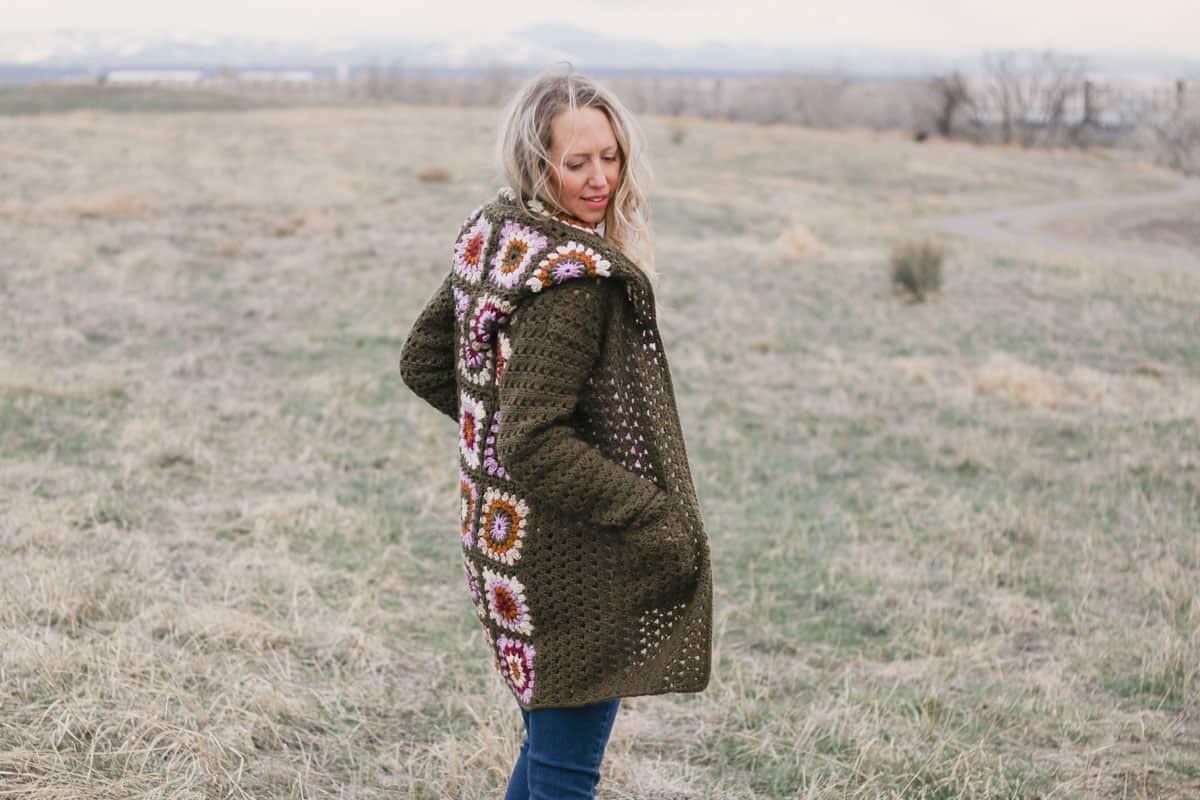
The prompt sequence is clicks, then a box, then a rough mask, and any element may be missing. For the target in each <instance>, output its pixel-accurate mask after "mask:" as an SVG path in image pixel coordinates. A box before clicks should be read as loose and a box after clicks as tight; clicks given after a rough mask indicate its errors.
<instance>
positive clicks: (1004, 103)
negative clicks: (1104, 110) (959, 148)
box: [976, 50, 1085, 147]
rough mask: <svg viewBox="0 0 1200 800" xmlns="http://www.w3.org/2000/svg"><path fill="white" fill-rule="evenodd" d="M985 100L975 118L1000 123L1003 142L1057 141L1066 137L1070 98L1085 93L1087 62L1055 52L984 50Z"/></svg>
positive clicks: (983, 92) (1027, 145)
mask: <svg viewBox="0 0 1200 800" xmlns="http://www.w3.org/2000/svg"><path fill="white" fill-rule="evenodd" d="M983 74H984V79H983V89H982V99H983V101H984V102H983V104H982V106H981V107H978V108H977V109H976V118H977V121H978V122H980V123H981V124H983V125H984V126H985V127H987V126H989V124H995V125H996V126H998V127H999V133H1000V140H1001V141H1002V142H1004V143H1005V144H1011V143H1013V142H1019V143H1020V144H1021V145H1022V146H1025V147H1030V146H1032V145H1035V144H1043V145H1053V144H1059V143H1061V142H1062V140H1063V133H1064V128H1065V127H1066V125H1067V123H1068V119H1067V117H1068V112H1069V110H1070V108H1071V104H1072V101H1074V100H1075V99H1076V98H1082V96H1083V84H1084V74H1085V64H1084V62H1083V61H1082V60H1081V59H1076V58H1073V57H1070V56H1062V55H1058V54H1056V53H1054V52H1052V51H1049V50H1047V51H1044V52H1041V53H1033V54H1021V53H1016V52H1011V51H1009V52H991V51H989V52H986V53H984V56H983Z"/></svg>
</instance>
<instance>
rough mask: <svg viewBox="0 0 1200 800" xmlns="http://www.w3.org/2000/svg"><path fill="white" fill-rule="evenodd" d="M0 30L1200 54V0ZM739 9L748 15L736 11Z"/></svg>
mask: <svg viewBox="0 0 1200 800" xmlns="http://www.w3.org/2000/svg"><path fill="white" fill-rule="evenodd" d="M0 4H2V5H3V7H4V10H3V12H2V13H0V32H15V31H35V30H46V29H53V28H90V29H96V28H101V29H105V28H107V29H115V28H121V29H124V28H137V29H168V30H170V29H179V30H187V31H201V32H211V33H240V34H247V35H254V36H266V37H272V38H282V39H295V38H308V37H313V36H324V35H328V34H330V33H341V34H360V33H364V32H365V33H372V34H379V35H385V36H388V37H393V36H395V37H398V38H412V39H432V40H439V41H451V40H458V41H463V40H466V41H471V40H474V39H477V38H484V39H486V38H492V37H494V34H495V32H497V31H506V30H512V29H514V28H520V27H524V26H527V25H531V24H535V23H539V22H570V23H572V24H575V25H578V26H580V27H584V28H589V29H592V30H595V31H598V32H605V33H611V34H615V35H621V36H626V37H635V38H639V39H646V40H651V41H655V42H660V43H664V44H696V43H700V42H705V41H728V42H738V43H745V42H755V41H762V42H772V43H780V44H783V43H787V44H830V45H841V44H862V45H870V46H886V47H895V48H901V49H913V50H920V49H934V50H938V51H943V52H965V51H970V50H977V49H979V48H985V47H995V48H1001V47H1014V48H1017V47H1052V48H1055V49H1059V50H1067V51H1077V52H1084V51H1095V52H1103V51H1108V52H1152V53H1159V54H1172V55H1179V56H1185V57H1198V56H1200V0H1138V2H1130V1H1129V0H1122V2H1111V1H1110V0H986V2H985V0H908V1H907V2H904V1H901V2H897V0H838V2H836V3H834V2H830V1H829V0H825V2H821V3H813V2H802V1H801V0H791V1H790V2H773V1H772V0H741V2H736V0H735V2H730V0H719V2H718V1H717V0H659V2H654V0H650V1H649V2H636V0H607V2H600V1H599V0H557V1H556V2H553V3H549V2H545V0H541V2H526V3H521V2H512V0H509V1H508V2H503V0H453V2H422V3H417V2H411V1H410V0H390V2H389V1H385V0H307V2H302V3H301V2H295V0H291V1H290V2H285V0H197V1H194V2H188V3H183V2H171V1H170V0H165V1H164V0H86V1H85V0H70V1H68V0H0ZM732 7H736V8H737V11H732V10H731V8H732Z"/></svg>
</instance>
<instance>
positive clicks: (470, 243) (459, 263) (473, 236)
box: [454, 216, 492, 284]
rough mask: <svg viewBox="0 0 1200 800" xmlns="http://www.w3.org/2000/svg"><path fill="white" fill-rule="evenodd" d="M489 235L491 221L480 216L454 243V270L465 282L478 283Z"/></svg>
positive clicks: (490, 233)
mask: <svg viewBox="0 0 1200 800" xmlns="http://www.w3.org/2000/svg"><path fill="white" fill-rule="evenodd" d="M491 235H492V223H490V222H488V220H487V217H483V216H481V217H480V218H479V219H478V220H476V221H475V224H474V225H472V226H471V227H470V228H468V229H467V232H466V233H464V234H463V235H462V236H460V237H459V239H458V241H457V242H456V243H455V245H454V271H455V272H456V273H457V274H458V275H459V276H460V277H461V278H462V279H463V280H464V281H466V282H467V283H471V284H476V283H479V281H480V279H481V278H482V277H483V264H484V259H485V258H486V256H487V254H486V252H485V250H486V249H487V241H488V237H489V236H491Z"/></svg>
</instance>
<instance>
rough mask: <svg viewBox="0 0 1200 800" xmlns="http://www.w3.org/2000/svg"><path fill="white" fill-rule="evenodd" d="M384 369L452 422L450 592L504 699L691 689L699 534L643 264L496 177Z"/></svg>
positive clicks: (704, 542) (702, 637)
mask: <svg viewBox="0 0 1200 800" xmlns="http://www.w3.org/2000/svg"><path fill="white" fill-rule="evenodd" d="M400 370H401V375H402V377H403V379H404V382H405V383H406V384H407V385H408V386H409V388H411V389H412V390H413V391H414V392H415V393H416V394H417V395H419V396H420V397H422V398H424V399H425V400H426V401H427V402H428V403H430V404H431V405H432V406H433V407H434V408H436V409H438V410H439V411H441V412H442V413H444V414H446V415H447V416H449V417H450V418H451V419H453V420H454V421H455V422H456V423H457V424H458V451H459V492H460V495H461V500H462V502H461V513H460V519H459V537H460V541H461V544H462V552H463V564H462V567H463V571H464V574H465V579H466V583H467V591H468V592H469V594H470V597H471V598H472V601H473V603H474V605H475V610H476V613H477V615H478V617H479V620H480V622H481V623H482V626H483V635H484V639H485V641H486V642H487V646H488V647H489V648H490V650H491V659H492V663H493V665H494V666H495V668H496V669H497V670H499V672H500V674H501V675H502V676H503V677H504V679H505V681H506V682H507V684H508V686H509V688H510V689H511V690H512V692H513V694H514V695H515V697H516V698H517V702H518V703H519V704H520V705H521V707H523V708H525V709H529V710H532V709H535V708H546V707H562V706H578V705H584V704H587V703H594V702H597V701H600V700H605V699H609V698H613V697H628V696H633V695H648V694H661V693H665V692H696V691H700V690H702V689H704V688H705V687H706V686H707V685H708V680H709V671H710V663H711V652H712V573H711V569H710V563H709V548H708V539H707V536H706V534H705V530H704V525H703V521H702V519H701V516H700V509H699V504H698V502H697V499H696V492H695V488H694V485H693V482H692V476H691V471H690V469H689V466H688V459H687V453H686V451H685V449H684V442H683V432H682V430H681V429H680V424H679V416H678V412H677V410H676V405H675V394H674V388H673V386H672V383H671V373H670V370H669V368H668V366H667V358H666V353H665V352H664V350H663V342H662V338H661V337H660V336H659V332H658V327H657V323H656V320H655V309H654V295H653V292H652V290H651V286H650V283H649V281H648V280H647V279H646V276H645V274H644V273H643V272H642V271H641V270H640V269H638V268H637V267H636V266H635V265H634V264H633V263H631V262H630V261H629V260H627V259H626V258H625V257H624V256H623V255H622V254H621V253H620V252H619V251H618V250H617V249H615V248H613V247H612V246H611V245H609V244H607V243H606V242H605V240H604V239H602V238H600V237H599V236H598V235H597V234H596V233H595V232H593V231H591V230H588V229H585V228H582V227H580V226H576V225H573V224H571V223H570V222H567V221H563V220H562V219H560V218H555V217H551V216H549V215H548V214H546V213H545V212H544V211H542V210H541V209H540V207H539V206H538V205H537V204H533V205H532V206H526V205H523V204H521V203H519V202H518V201H517V200H516V197H515V195H514V194H513V193H512V192H511V191H509V190H502V191H501V193H500V195H499V196H498V197H497V198H496V199H495V200H494V201H492V202H490V203H488V204H487V205H485V206H483V207H481V208H479V209H477V210H476V211H475V212H474V213H472V214H471V215H470V216H469V217H468V218H467V220H466V222H464V223H463V226H462V228H461V230H460V232H459V236H458V239H457V242H456V243H455V246H454V256H453V263H452V267H451V269H450V271H449V273H448V274H447V275H446V278H445V279H444V280H443V281H442V284H441V286H440V287H439V288H438V290H437V291H436V292H435V293H434V295H433V297H432V298H431V299H430V300H429V302H428V303H427V304H426V305H425V307H424V309H423V310H422V311H421V313H420V315H419V316H418V318H417V320H416V322H415V323H414V325H413V327H412V330H411V332H410V333H409V335H408V337H407V338H406V340H405V342H404V346H403V348H402V351H401V355H400Z"/></svg>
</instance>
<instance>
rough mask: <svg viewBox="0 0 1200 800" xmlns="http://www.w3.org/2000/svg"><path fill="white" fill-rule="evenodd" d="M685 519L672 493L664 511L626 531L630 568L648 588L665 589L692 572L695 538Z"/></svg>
mask: <svg viewBox="0 0 1200 800" xmlns="http://www.w3.org/2000/svg"><path fill="white" fill-rule="evenodd" d="M688 519H689V518H688V515H687V514H686V513H685V512H684V510H683V508H682V507H681V506H680V504H679V502H678V501H677V499H676V497H675V495H674V494H670V495H668V496H667V511H666V513H665V514H663V515H662V516H660V517H658V518H656V519H655V520H654V521H652V522H650V523H647V524H645V525H640V526H636V527H632V528H629V529H628V530H627V531H626V532H625V536H624V539H625V542H626V543H627V544H628V545H629V547H630V549H631V553H630V556H631V558H632V559H633V571H634V572H635V573H636V574H637V576H638V578H639V579H642V580H645V581H646V583H647V585H648V587H649V586H654V587H656V588H657V589H659V590H668V589H669V588H671V587H675V586H678V585H679V583H680V582H681V581H683V579H685V578H690V577H691V576H692V574H693V573H694V571H695V568H696V557H697V553H696V541H695V537H694V536H693V534H692V530H691V526H690V524H689V523H688ZM684 582H686V581H684Z"/></svg>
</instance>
